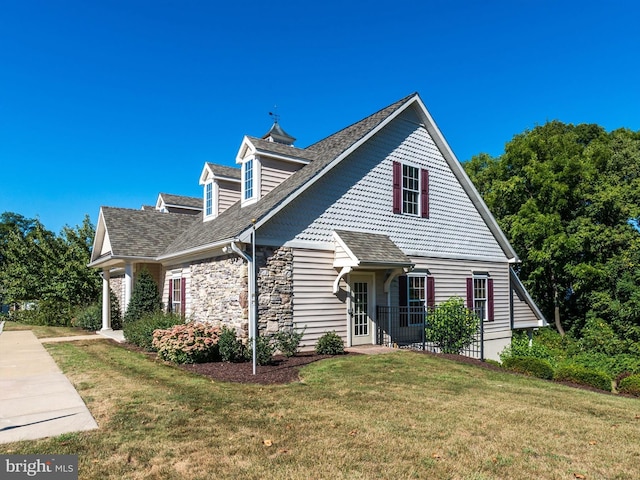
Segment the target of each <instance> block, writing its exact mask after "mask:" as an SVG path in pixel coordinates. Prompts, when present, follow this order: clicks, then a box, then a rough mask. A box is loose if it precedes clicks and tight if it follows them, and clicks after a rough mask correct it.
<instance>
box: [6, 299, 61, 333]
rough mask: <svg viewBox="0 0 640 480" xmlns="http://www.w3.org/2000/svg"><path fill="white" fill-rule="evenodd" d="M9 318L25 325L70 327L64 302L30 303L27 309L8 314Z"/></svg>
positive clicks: (42, 301) (43, 301)
mask: <svg viewBox="0 0 640 480" xmlns="http://www.w3.org/2000/svg"><path fill="white" fill-rule="evenodd" d="M9 318H10V319H11V320H12V321H15V322H20V323H24V324H27V325H48V326H52V327H70V326H71V318H72V314H71V307H70V306H69V304H67V303H66V302H62V301H59V300H53V299H49V300H40V301H37V302H30V303H29V304H28V307H27V306H25V308H22V309H20V310H16V311H13V312H10V316H9Z"/></svg>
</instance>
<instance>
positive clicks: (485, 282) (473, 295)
mask: <svg viewBox="0 0 640 480" xmlns="http://www.w3.org/2000/svg"><path fill="white" fill-rule="evenodd" d="M467 308H468V309H470V310H473V311H474V312H475V314H476V315H478V316H479V317H480V318H481V319H482V320H483V321H486V322H492V321H493V320H494V302H493V279H492V278H488V276H486V275H478V276H476V275H474V276H473V277H469V278H467Z"/></svg>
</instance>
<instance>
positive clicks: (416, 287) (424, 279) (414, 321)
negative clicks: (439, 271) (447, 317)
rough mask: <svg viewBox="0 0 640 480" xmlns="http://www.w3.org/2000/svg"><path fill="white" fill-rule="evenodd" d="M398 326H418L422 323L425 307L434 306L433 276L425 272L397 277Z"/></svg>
mask: <svg viewBox="0 0 640 480" xmlns="http://www.w3.org/2000/svg"><path fill="white" fill-rule="evenodd" d="M398 287H399V297H400V298H399V302H398V303H399V305H400V326H401V327H411V326H420V325H422V324H423V323H424V320H425V314H426V307H433V306H435V282H434V278H433V277H430V276H427V275H426V274H419V273H418V274H411V275H402V276H400V277H398Z"/></svg>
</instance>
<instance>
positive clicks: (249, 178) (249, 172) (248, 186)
mask: <svg viewBox="0 0 640 480" xmlns="http://www.w3.org/2000/svg"><path fill="white" fill-rule="evenodd" d="M251 197H253V158H252V159H251V160H249V161H247V163H245V164H244V199H245V200H248V199H249V198H251Z"/></svg>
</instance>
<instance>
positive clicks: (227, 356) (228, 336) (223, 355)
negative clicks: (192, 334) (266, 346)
mask: <svg viewBox="0 0 640 480" xmlns="http://www.w3.org/2000/svg"><path fill="white" fill-rule="evenodd" d="M242 349H243V346H242V341H241V340H240V339H239V338H238V337H237V336H236V332H235V330H234V329H233V328H229V327H227V326H226V325H224V326H223V327H222V328H221V329H220V335H219V336H218V354H219V355H220V360H222V361H223V362H239V361H241V360H243V359H244V357H243V353H242Z"/></svg>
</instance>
